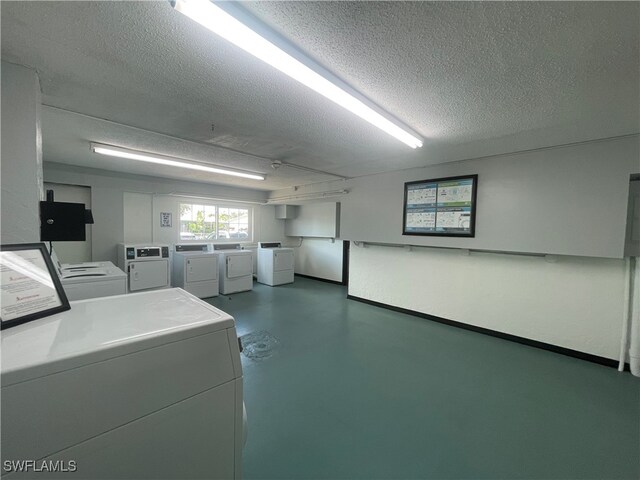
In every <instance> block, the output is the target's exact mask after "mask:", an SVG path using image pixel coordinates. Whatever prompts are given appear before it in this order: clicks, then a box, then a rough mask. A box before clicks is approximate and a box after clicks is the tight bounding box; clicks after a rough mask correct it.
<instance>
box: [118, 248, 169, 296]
mask: <svg viewBox="0 0 640 480" xmlns="http://www.w3.org/2000/svg"><path fill="white" fill-rule="evenodd" d="M170 266H171V262H170V260H169V245H127V244H123V243H121V244H120V245H118V267H120V268H121V269H122V270H123V271H124V272H125V273H126V274H127V275H128V279H129V282H128V291H129V292H140V291H144V290H156V289H159V288H169V287H170V286H171V285H170V284H171V274H170V272H171V270H170Z"/></svg>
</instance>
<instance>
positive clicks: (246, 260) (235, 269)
mask: <svg viewBox="0 0 640 480" xmlns="http://www.w3.org/2000/svg"><path fill="white" fill-rule="evenodd" d="M252 274H253V260H252V257H251V254H240V255H233V254H227V278H237V277H244V276H245V275H252Z"/></svg>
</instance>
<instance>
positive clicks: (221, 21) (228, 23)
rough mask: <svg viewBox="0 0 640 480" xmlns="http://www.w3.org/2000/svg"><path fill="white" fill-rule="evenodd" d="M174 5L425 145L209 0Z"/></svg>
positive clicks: (348, 105)
mask: <svg viewBox="0 0 640 480" xmlns="http://www.w3.org/2000/svg"><path fill="white" fill-rule="evenodd" d="M171 3H172V5H173V6H174V8H175V9H176V10H177V11H179V12H180V13H183V14H184V15H186V16H187V17H189V18H191V19H192V20H194V21H196V22H198V23H199V24H201V25H202V26H204V27H206V28H208V29H209V30H211V31H212V32H214V33H216V34H218V35H220V36H221V37H222V38H224V39H226V40H228V41H229V42H231V43H233V44H234V45H236V46H238V47H240V48H242V49H243V50H245V51H247V52H248V53H250V54H251V55H253V56H255V57H257V58H259V59H260V60H262V61H263V62H266V63H268V64H269V65H271V66H272V67H275V68H277V69H278V70H280V71H281V72H283V73H285V74H287V75H289V76H290V77H291V78H293V79H294V80H297V81H298V82H300V83H302V84H303V85H306V86H307V87H309V88H311V89H312V90H315V91H316V92H318V93H319V94H320V95H323V96H325V97H326V98H328V99H329V100H331V101H333V102H335V103H337V104H338V105H340V106H341V107H343V108H346V109H347V110H349V111H350V112H352V113H354V114H356V115H357V116H359V117H360V118H362V119H363V120H366V121H367V122H369V123H371V124H372V125H374V126H376V127H378V128H379V129H380V130H383V131H384V132H386V133H388V134H389V135H391V136H393V137H395V138H397V139H398V140H400V141H401V142H404V143H406V144H407V145H409V146H410V147H411V148H416V147H422V139H421V138H419V137H417V136H415V135H413V134H412V133H410V132H408V131H407V130H405V129H403V128H400V127H399V126H398V125H396V124H395V123H394V122H392V121H391V120H389V119H388V118H386V117H384V116H383V115H381V114H380V113H378V112H377V111H375V110H374V109H373V108H371V107H369V106H367V105H366V104H365V103H364V102H362V101H361V100H359V99H357V98H356V97H354V96H353V95H351V94H349V93H347V92H346V91H345V90H343V89H342V88H340V87H339V86H338V85H336V84H334V83H332V82H331V81H329V80H328V79H327V78H325V77H323V76H322V75H320V74H319V73H317V72H315V71H314V70H312V69H311V68H309V67H308V66H306V65H305V64H304V63H302V62H300V61H299V60H296V59H295V58H294V57H292V56H291V55H289V54H288V53H286V52H284V51H283V50H282V49H280V48H279V47H277V46H276V45H274V44H273V43H271V42H270V41H268V40H266V39H265V38H263V37H262V36H260V35H259V34H257V33H256V32H254V31H253V30H251V29H250V28H249V27H247V26H246V25H244V24H243V23H241V22H240V21H239V20H237V19H236V18H234V17H233V16H232V15H230V14H229V13H227V12H225V11H224V10H223V9H221V8H220V7H218V6H217V5H215V4H214V3H212V2H210V1H209V0H175V1H172V2H171Z"/></svg>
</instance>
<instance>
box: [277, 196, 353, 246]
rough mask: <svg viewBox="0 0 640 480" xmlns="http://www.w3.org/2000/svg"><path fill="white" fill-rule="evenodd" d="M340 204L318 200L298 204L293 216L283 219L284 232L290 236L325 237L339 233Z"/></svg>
mask: <svg viewBox="0 0 640 480" xmlns="http://www.w3.org/2000/svg"><path fill="white" fill-rule="evenodd" d="M339 222H340V204H339V203H336V202H319V203H307V204H303V205H299V206H298V208H297V214H296V216H295V218H291V219H287V220H285V221H284V233H285V235H287V236H290V237H327V238H336V237H338V236H339V235H340V226H339Z"/></svg>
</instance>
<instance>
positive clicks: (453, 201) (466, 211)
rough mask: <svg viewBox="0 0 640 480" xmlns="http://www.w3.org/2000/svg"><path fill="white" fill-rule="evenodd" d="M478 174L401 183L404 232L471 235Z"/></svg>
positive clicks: (473, 232) (473, 230)
mask: <svg viewBox="0 0 640 480" xmlns="http://www.w3.org/2000/svg"><path fill="white" fill-rule="evenodd" d="M477 190H478V175H466V176H461V177H448V178H434V179H431V180H419V181H417V182H407V183H405V184H404V211H403V219H402V234H403V235H437V236H445V237H474V236H475V224H476V196H477Z"/></svg>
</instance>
